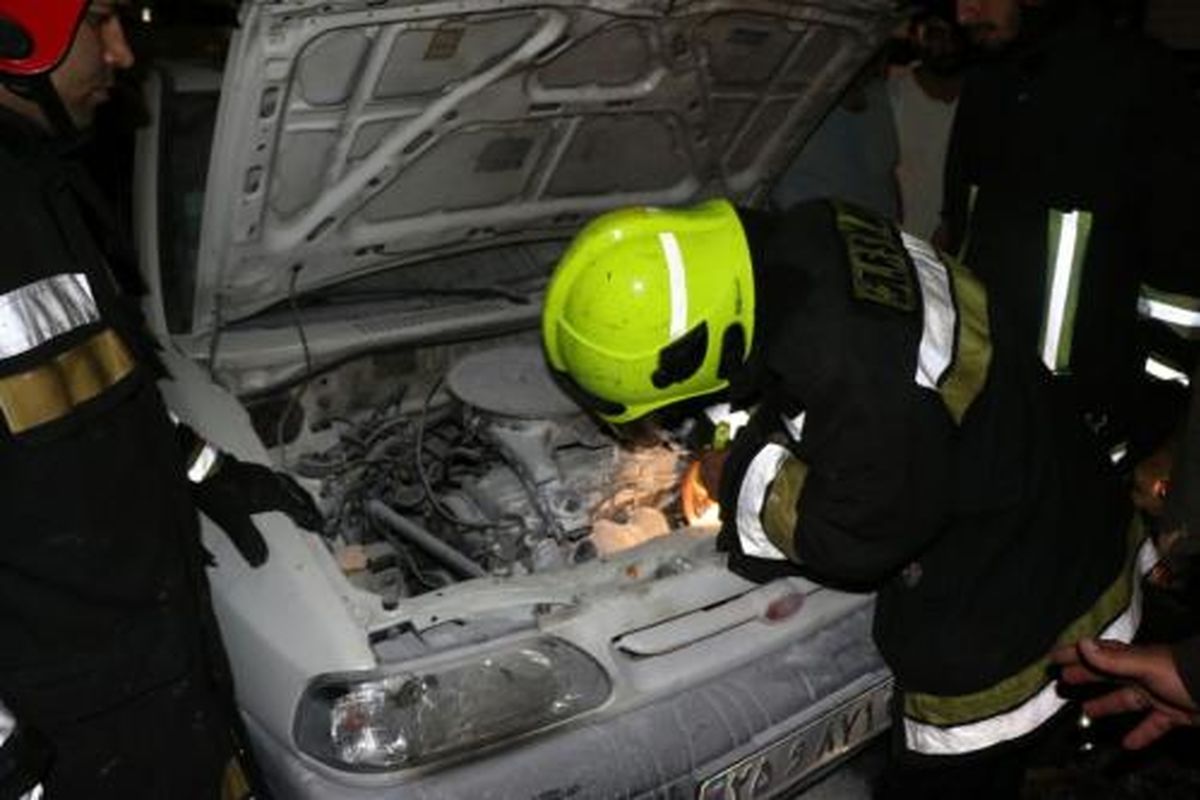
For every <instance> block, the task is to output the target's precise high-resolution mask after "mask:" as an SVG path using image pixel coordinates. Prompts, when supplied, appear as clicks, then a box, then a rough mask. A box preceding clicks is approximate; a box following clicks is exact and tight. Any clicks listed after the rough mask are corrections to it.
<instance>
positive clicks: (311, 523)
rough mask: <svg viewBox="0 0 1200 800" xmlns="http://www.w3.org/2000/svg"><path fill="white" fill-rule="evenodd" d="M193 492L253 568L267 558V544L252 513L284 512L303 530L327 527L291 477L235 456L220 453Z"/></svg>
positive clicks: (199, 503) (195, 485)
mask: <svg viewBox="0 0 1200 800" xmlns="http://www.w3.org/2000/svg"><path fill="white" fill-rule="evenodd" d="M192 492H193V496H194V497H195V500H196V505H197V507H199V509H200V510H201V511H203V512H204V513H205V514H207V515H208V516H209V517H210V518H211V519H212V521H213V522H215V523H217V525H218V526H220V528H221V530H223V531H225V535H227V536H228V537H229V538H230V539H231V540H232V541H233V544H234V546H235V547H237V549H238V552H239V553H241V554H242V558H244V559H246V562H247V563H248V564H249V565H250V566H252V567H258V566H261V565H262V564H264V563H265V562H266V560H267V542H266V540H265V539H263V536H262V534H261V533H260V532H259V530H258V528H257V527H256V526H255V525H254V522H253V521H252V520H251V519H250V516H251V515H252V514H259V513H262V512H264V511H282V512H283V513H284V514H287V515H288V516H289V517H291V519H292V522H295V523H296V524H297V525H299V526H300V527H301V528H307V529H308V530H310V531H314V532H317V533H320V532H321V528H322V527H324V519H322V517H321V512H320V511H319V510H318V509H317V506H316V503H314V502H313V499H312V496H311V495H309V493H308V492H306V491H305V490H304V489H303V487H301V486H300V484H298V483H296V481H295V480H294V479H292V477H291V476H289V475H284V474H283V473H280V472H275V471H274V470H272V469H270V468H269V467H265V466H263V465H262V464H254V463H251V462H247V461H239V460H238V459H236V458H234V457H233V456H231V455H227V454H222V455H221V457H220V462H219V463H218V464H217V467H216V469H215V470H214V471H213V472H212V474H211V475H209V476H208V477H207V478H205V479H204V480H203V481H201V482H199V483H197V484H194V485H193V490H192Z"/></svg>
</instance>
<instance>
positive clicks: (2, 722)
mask: <svg viewBox="0 0 1200 800" xmlns="http://www.w3.org/2000/svg"><path fill="white" fill-rule="evenodd" d="M16 727H17V720H16V718H15V717H13V715H12V712H10V711H9V710H8V708H7V707H6V706H5V705H4V704H3V703H0V747H2V746H3V745H4V743H5V742H6V741H7V740H8V737H9V736H12V732H13V730H14V729H15V728H16Z"/></svg>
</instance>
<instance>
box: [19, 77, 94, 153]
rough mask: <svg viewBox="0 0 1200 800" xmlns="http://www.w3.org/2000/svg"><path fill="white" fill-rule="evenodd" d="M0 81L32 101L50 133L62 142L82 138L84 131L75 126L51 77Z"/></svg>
mask: <svg viewBox="0 0 1200 800" xmlns="http://www.w3.org/2000/svg"><path fill="white" fill-rule="evenodd" d="M0 81H3V83H4V85H5V86H6V87H7V88H9V89H10V90H12V92H13V93H14V94H17V95H20V96H21V97H24V98H25V99H26V100H31V101H33V102H34V103H36V104H37V106H38V108H40V109H41V110H42V114H43V115H44V116H45V117H46V123H47V124H48V125H49V126H50V132H51V133H52V134H53V135H54V137H55V138H56V139H58V140H60V141H62V142H65V143H71V142H75V141H77V140H79V139H80V138H81V137H82V131H80V130H79V128H78V127H77V126H76V125H75V121H74V120H72V119H71V115H70V114H69V113H68V112H67V107H66V106H65V105H63V101H62V98H61V97H59V95H58V90H57V89H55V88H54V84H53V83H52V82H51V80H50V75H49V74H48V73H44V74H41V75H3V76H0Z"/></svg>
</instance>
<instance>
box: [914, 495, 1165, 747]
mask: <svg viewBox="0 0 1200 800" xmlns="http://www.w3.org/2000/svg"><path fill="white" fill-rule="evenodd" d="M1129 539H1130V546H1129V549H1128V556H1127V558H1126V563H1125V566H1124V568H1123V569H1122V570H1121V572H1120V574H1119V575H1118V576H1117V578H1116V580H1114V581H1113V582H1112V584H1110V585H1109V587H1108V588H1107V589H1106V590H1105V591H1104V593H1103V594H1102V595H1100V598H1099V599H1098V600H1097V601H1096V602H1095V603H1094V604H1093V605H1092V607H1091V608H1089V609H1088V610H1087V611H1086V612H1084V613H1083V614H1082V615H1080V616H1079V617H1078V618H1077V619H1076V620H1075V621H1074V622H1072V623H1071V624H1070V625H1068V626H1067V627H1066V628H1065V629H1064V630H1063V631H1062V632H1061V633H1060V634H1059V635H1058V638H1057V639H1056V643H1057V644H1065V643H1069V642H1076V641H1079V640H1080V639H1083V638H1085V637H1090V636H1095V635H1096V634H1097V633H1098V632H1100V631H1101V630H1103V629H1104V628H1105V627H1107V626H1108V625H1109V624H1110V623H1111V622H1112V621H1113V620H1115V619H1116V618H1117V617H1119V616H1120V614H1121V612H1122V611H1123V610H1124V609H1126V608H1127V607H1129V605H1130V601H1131V600H1132V598H1133V593H1134V585H1135V583H1136V578H1137V575H1138V572H1139V569H1140V568H1141V567H1142V564H1141V562H1140V561H1139V559H1138V557H1137V556H1138V555H1139V548H1140V547H1141V544H1142V541H1143V540H1144V539H1145V530H1144V529H1143V527H1142V524H1141V520H1140V518H1139V517H1138V516H1137V515H1134V518H1133V520H1132V522H1131V523H1130V526H1129ZM1049 666H1050V659H1049V654H1047V655H1045V656H1042V657H1041V658H1039V659H1037V660H1036V661H1034V662H1033V663H1031V664H1029V665H1028V666H1026V667H1025V668H1024V669H1022V670H1021V671H1020V672H1018V673H1016V674H1015V675H1011V676H1010V677H1008V678H1005V679H1004V680H1002V681H1000V682H999V683H996V684H994V685H992V686H989V687H988V688H986V689H983V690H980V691H978V692H972V693H970V694H963V695H955V696H942V695H934V694H923V693H920V692H914V693H910V694H906V695H905V697H904V715H905V716H906V717H908V718H910V719H912V720H914V721H916V722H921V723H926V724H930V725H937V726H940V727H947V726H954V725H964V724H967V723H971V722H976V721H979V720H983V719H986V718H988V717H992V716H996V715H997V714H1000V713H1003V712H1005V711H1009V710H1012V709H1014V708H1016V707H1018V706H1020V705H1021V704H1023V703H1025V702H1026V701H1028V700H1030V699H1031V698H1033V697H1034V695H1036V694H1037V693H1038V692H1040V691H1041V690H1042V688H1043V687H1044V686H1045V685H1046V684H1047V683H1048V682H1049V681H1050V675H1049Z"/></svg>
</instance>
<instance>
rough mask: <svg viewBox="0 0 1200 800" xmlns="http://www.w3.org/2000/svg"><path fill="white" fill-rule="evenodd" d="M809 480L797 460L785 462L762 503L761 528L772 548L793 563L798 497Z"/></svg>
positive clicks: (791, 459)
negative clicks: (777, 549)
mask: <svg viewBox="0 0 1200 800" xmlns="http://www.w3.org/2000/svg"><path fill="white" fill-rule="evenodd" d="M807 477H808V465H807V464H805V463H804V462H803V461H801V460H800V459H798V458H791V457H789V458H787V459H786V460H785V461H784V462H783V466H781V467H780V468H779V473H778V474H777V475H776V476H775V480H773V481H772V482H771V488H770V489H768V490H767V497H766V500H765V501H764V502H763V510H762V527H763V531H764V532H765V533H766V534H767V539H768V540H769V541H770V542H771V544H773V545H775V546H776V547H778V548H779V549H780V550H781V551H783V552H784V553H785V554H786V555H787V557H788V558H790V559H791V560H792V561H799V560H800V559H799V557H798V554H797V553H796V523H797V522H798V520H799V515H800V508H799V506H800V493H801V492H802V491H804V480H805V478H807Z"/></svg>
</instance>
